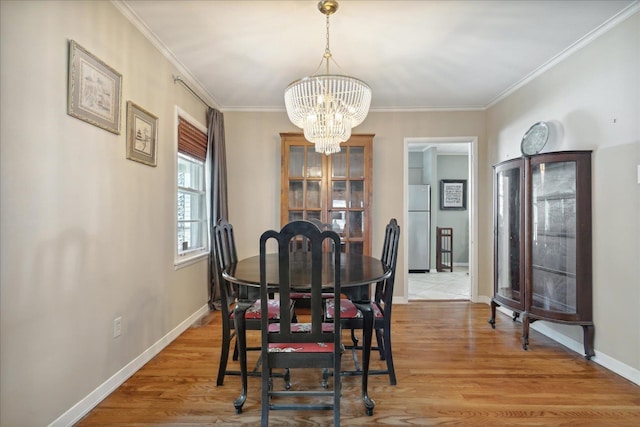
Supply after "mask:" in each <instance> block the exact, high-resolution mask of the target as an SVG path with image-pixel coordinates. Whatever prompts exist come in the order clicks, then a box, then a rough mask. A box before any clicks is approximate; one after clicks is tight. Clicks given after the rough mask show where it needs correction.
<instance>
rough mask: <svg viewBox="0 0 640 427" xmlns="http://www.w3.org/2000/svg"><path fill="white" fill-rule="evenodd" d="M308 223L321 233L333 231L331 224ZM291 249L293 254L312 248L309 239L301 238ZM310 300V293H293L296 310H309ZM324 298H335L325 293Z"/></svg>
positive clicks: (292, 242) (314, 221)
mask: <svg viewBox="0 0 640 427" xmlns="http://www.w3.org/2000/svg"><path fill="white" fill-rule="evenodd" d="M306 221H309V222H310V223H312V224H313V225H315V226H316V227H318V230H320V231H324V230H330V229H331V227H330V224H325V223H323V222H322V221H320V220H319V219H316V218H309V219H307V220H306ZM323 247H324V248H325V249H326V248H327V247H328V245H324V246H323ZM289 248H290V249H291V251H292V252H297V251H303V252H308V251H309V250H310V248H311V246H310V242H309V239H307V238H305V237H302V236H299V237H296V238H295V239H293V240H292V241H291V244H290V245H289ZM331 250H333V249H331ZM310 298H311V293H309V292H291V299H292V300H293V301H294V302H295V304H296V308H309V306H310V304H311V303H310ZM322 298H323V299H327V298H333V293H332V292H323V293H322Z"/></svg>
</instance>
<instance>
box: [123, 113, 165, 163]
mask: <svg viewBox="0 0 640 427" xmlns="http://www.w3.org/2000/svg"><path fill="white" fill-rule="evenodd" d="M157 144H158V118H157V117H156V116H154V115H153V114H151V113H150V112H148V111H146V110H144V109H143V108H141V107H139V106H138V105H136V104H134V103H133V102H131V101H127V159H130V160H135V161H136V162H140V163H144V164H145V165H149V166H156V152H157Z"/></svg>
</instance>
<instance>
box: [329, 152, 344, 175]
mask: <svg viewBox="0 0 640 427" xmlns="http://www.w3.org/2000/svg"><path fill="white" fill-rule="evenodd" d="M331 177H332V178H346V177H347V153H346V149H345V148H343V149H342V151H340V152H339V153H335V154H332V155H331Z"/></svg>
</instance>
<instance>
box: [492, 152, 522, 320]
mask: <svg viewBox="0 0 640 427" xmlns="http://www.w3.org/2000/svg"><path fill="white" fill-rule="evenodd" d="M523 166H524V164H523V161H522V160H521V159H516V160H512V161H507V162H504V163H501V164H499V165H497V166H496V167H495V178H494V179H495V181H494V194H495V197H494V200H495V203H496V205H495V217H494V221H495V224H494V227H495V244H494V251H495V257H494V259H495V268H494V275H495V277H494V286H495V290H494V291H495V298H496V299H498V300H499V301H500V302H501V303H503V304H505V305H508V306H509V307H510V308H512V309H516V310H518V311H523V310H524V298H525V292H524V270H523V269H521V268H520V267H521V263H522V262H523V261H524V260H523V254H524V239H523V236H522V235H521V228H520V227H521V226H522V225H523V224H524V204H523V200H524V191H523V189H524V167H523Z"/></svg>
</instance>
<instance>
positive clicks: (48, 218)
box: [0, 0, 207, 427]
mask: <svg viewBox="0 0 640 427" xmlns="http://www.w3.org/2000/svg"><path fill="white" fill-rule="evenodd" d="M0 8H1V9H0V19H1V21H0V28H1V30H0V31H1V35H0V40H1V41H0V43H1V45H0V55H1V56H0V66H1V67H2V68H1V73H0V75H1V77H0V84H1V93H2V98H1V106H0V112H1V125H0V132H1V133H0V135H1V145H0V149H1V152H0V162H1V163H0V170H1V173H2V178H1V182H0V185H1V189H0V197H1V203H0V206H1V207H2V213H1V230H0V239H1V249H0V252H1V254H2V258H1V265H0V275H1V276H0V277H1V282H0V283H1V284H0V286H1V288H0V323H1V324H0V328H1V329H0V349H1V371H0V378H1V398H0V400H1V401H2V403H1V407H0V425H2V426H11V427H16V426H29V427H32V426H43V425H47V424H49V423H51V422H53V421H54V420H56V419H57V418H58V417H60V416H61V415H62V414H63V413H65V411H67V410H68V409H69V408H71V407H72V406H73V405H75V404H76V403H78V402H79V401H81V400H82V399H83V398H85V397H86V396H87V395H89V394H90V393H91V392H93V391H94V390H95V389H96V388H97V387H98V386H100V385H101V384H102V383H103V382H105V381H106V380H107V379H108V378H110V377H112V376H113V375H114V374H116V373H117V372H119V371H120V370H121V369H122V368H123V367H125V366H126V365H127V364H128V363H129V362H131V361H132V360H133V359H134V358H136V357H138V356H140V355H141V354H143V352H145V351H146V350H147V349H149V348H150V347H151V346H152V345H153V344H154V343H156V342H157V341H158V340H159V339H161V338H162V337H164V336H165V335H167V333H168V332H169V331H172V330H173V329H174V328H176V326H178V325H179V324H180V323H181V322H183V321H184V320H185V319H187V318H188V317H189V316H191V315H192V314H194V313H195V312H197V311H198V310H199V309H200V308H202V307H203V306H205V305H206V303H207V289H206V274H207V268H206V262H200V263H198V264H196V265H193V266H191V267H188V268H184V269H180V270H177V271H176V270H174V267H173V263H174V258H173V248H174V229H175V224H174V221H175V219H174V215H175V208H174V206H175V201H174V200H175V142H174V136H173V135H174V124H173V118H174V114H175V113H174V108H175V105H176V104H178V105H180V107H182V108H183V109H184V110H186V111H188V112H189V113H190V114H191V115H192V116H194V117H196V118H198V119H200V120H201V121H202V123H205V110H204V107H203V106H202V104H200V103H199V101H197V100H195V98H193V96H192V95H191V94H189V93H188V92H186V91H185V90H184V88H182V87H181V86H179V85H175V84H174V83H173V80H172V78H171V76H172V74H176V71H175V69H174V67H173V66H171V64H170V63H169V62H168V61H167V60H166V59H165V58H164V56H162V55H161V54H160V52H159V51H158V50H157V49H155V48H154V47H153V46H152V45H151V43H150V42H149V41H147V39H146V38H145V37H143V36H142V34H141V33H140V32H138V31H137V30H136V29H135V28H134V27H133V25H132V24H131V23H130V22H129V21H128V20H126V19H125V18H124V17H123V16H122V14H120V13H119V12H118V11H117V10H116V9H115V8H114V6H113V5H112V4H111V2H109V1H59V2H55V1H32V2H27V1H4V0H3V1H2V2H1V3H0ZM68 39H73V40H76V41H77V42H78V43H79V44H80V45H82V46H84V47H85V48H86V49H88V50H89V51H90V52H92V53H93V54H95V55H96V56H97V57H99V58H100V59H102V60H103V61H105V62H106V63H107V64H109V65H110V66H112V67H113V68H115V69H116V70H117V71H119V72H120V73H121V74H122V75H123V81H122V102H121V107H122V123H121V133H120V135H115V134H113V133H110V132H107V131H105V130H102V129H100V128H98V127H95V126H92V125H90V124H88V123H86V122H83V121H80V120H78V119H76V118H74V117H71V116H69V115H67V113H66V108H67V55H68V53H67V52H68V47H67V42H68ZM127 100H132V101H134V102H135V103H137V104H138V105H140V106H142V107H143V108H145V109H147V110H148V111H150V112H152V113H153V114H155V115H156V116H158V118H159V129H158V130H159V133H158V138H159V140H158V166H157V167H155V168H153V167H149V166H146V165H143V164H142V163H137V162H133V161H131V160H127V159H126V155H125V133H126V101H127ZM117 316H122V318H123V325H122V336H120V337H119V338H117V339H114V338H113V319H114V318H115V317H117Z"/></svg>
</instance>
